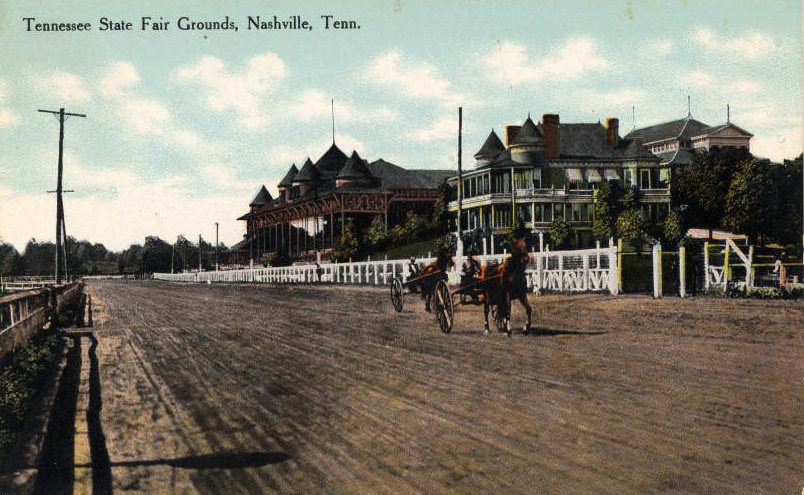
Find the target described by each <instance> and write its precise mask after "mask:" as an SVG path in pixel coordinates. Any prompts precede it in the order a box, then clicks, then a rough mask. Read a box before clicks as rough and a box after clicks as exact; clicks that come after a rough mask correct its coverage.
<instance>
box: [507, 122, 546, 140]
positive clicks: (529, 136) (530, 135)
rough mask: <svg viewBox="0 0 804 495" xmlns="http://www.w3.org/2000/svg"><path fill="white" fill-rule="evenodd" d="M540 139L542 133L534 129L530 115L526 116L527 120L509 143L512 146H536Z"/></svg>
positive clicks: (534, 125)
mask: <svg viewBox="0 0 804 495" xmlns="http://www.w3.org/2000/svg"><path fill="white" fill-rule="evenodd" d="M541 139H542V133H541V132H540V131H539V129H538V128H537V127H536V124H534V123H533V120H531V118H530V115H528V118H527V120H525V123H524V124H522V128H521V129H519V132H517V133H516V137H515V138H514V140H513V141H512V142H511V144H512V145H527V144H537V143H539V141H541Z"/></svg>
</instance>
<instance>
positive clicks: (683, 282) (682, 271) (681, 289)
mask: <svg viewBox="0 0 804 495" xmlns="http://www.w3.org/2000/svg"><path fill="white" fill-rule="evenodd" d="M678 295H679V296H680V297H687V248H685V247H684V246H681V247H679V248H678Z"/></svg>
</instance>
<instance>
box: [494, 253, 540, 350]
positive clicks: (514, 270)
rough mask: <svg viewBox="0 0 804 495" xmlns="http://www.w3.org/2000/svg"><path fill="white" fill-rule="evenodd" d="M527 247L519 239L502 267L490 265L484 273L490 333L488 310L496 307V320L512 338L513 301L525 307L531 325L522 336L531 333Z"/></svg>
mask: <svg viewBox="0 0 804 495" xmlns="http://www.w3.org/2000/svg"><path fill="white" fill-rule="evenodd" d="M529 259H530V258H529V256H528V248H527V246H526V245H525V241H523V240H521V239H520V240H516V241H514V244H513V246H512V249H511V257H510V258H509V259H507V260H505V262H504V263H501V264H490V265H488V266H487V267H486V269H485V270H484V273H483V278H484V280H486V284H485V293H486V294H485V297H484V298H483V299H484V301H483V313H484V316H485V329H484V331H483V333H484V334H485V335H488V333H489V308H490V305H493V306H496V308H497V318H498V319H499V320H500V321H501V322H502V324H503V326H504V328H505V331H506V333H508V336H509V337H510V336H511V326H510V322H511V301H512V300H517V301H519V302H520V304H522V306H523V307H524V308H525V312H526V313H527V315H528V322H527V324H526V325H525V328H523V333H525V334H527V333H528V332H530V327H531V318H532V314H533V310H532V309H531V307H530V303H529V302H528V281H527V276H526V273H525V270H526V269H527V267H528V260H529Z"/></svg>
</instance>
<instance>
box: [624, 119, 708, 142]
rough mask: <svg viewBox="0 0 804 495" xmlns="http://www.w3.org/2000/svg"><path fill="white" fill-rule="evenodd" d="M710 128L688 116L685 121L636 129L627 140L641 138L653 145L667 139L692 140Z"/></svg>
mask: <svg viewBox="0 0 804 495" xmlns="http://www.w3.org/2000/svg"><path fill="white" fill-rule="evenodd" d="M707 128H709V126H708V125H706V124H704V123H703V122H701V121H700V120H695V119H693V118H692V117H690V116H688V117H687V118H685V119H678V120H672V121H670V122H664V123H661V124H655V125H651V126H648V127H643V128H641V129H635V130H633V131H631V132H629V133H628V134H626V136H625V138H626V139H634V138H640V139H642V141H643V142H644V143H645V144H647V143H652V142H655V141H663V140H665V139H678V138H682V137H683V138H690V137H692V136H698V135H700V134H702V132H701V131H702V130H703V129H707Z"/></svg>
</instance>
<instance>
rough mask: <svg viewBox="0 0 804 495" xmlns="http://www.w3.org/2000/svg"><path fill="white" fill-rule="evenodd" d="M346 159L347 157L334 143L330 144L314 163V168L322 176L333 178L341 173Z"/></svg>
mask: <svg viewBox="0 0 804 495" xmlns="http://www.w3.org/2000/svg"><path fill="white" fill-rule="evenodd" d="M348 159H349V157H348V156H346V154H345V153H344V152H343V151H341V150H340V148H338V147H337V146H336V145H335V143H332V146H330V147H329V149H328V150H327V151H326V152H325V153H324V154H323V155H321V158H319V159H318V161H317V162H315V168H316V169H318V171H319V172H321V175H322V176H325V177H334V176H335V175H337V174H338V172H340V171H341V169H342V168H343V166H344V165H345V164H346V160H348Z"/></svg>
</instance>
